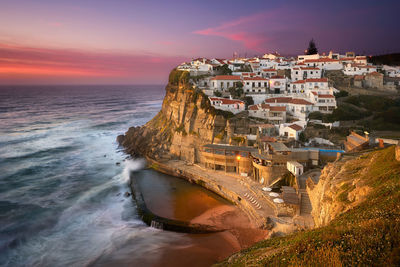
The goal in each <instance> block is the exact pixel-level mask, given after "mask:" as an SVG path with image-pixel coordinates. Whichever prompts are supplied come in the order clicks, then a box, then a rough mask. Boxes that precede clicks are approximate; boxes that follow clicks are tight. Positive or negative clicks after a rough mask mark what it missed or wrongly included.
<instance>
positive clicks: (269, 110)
mask: <svg viewBox="0 0 400 267" xmlns="http://www.w3.org/2000/svg"><path fill="white" fill-rule="evenodd" d="M248 110H249V116H250V117H256V118H261V119H266V120H268V121H269V122H270V123H272V124H281V123H285V122H286V107H280V106H270V105H268V104H264V103H262V104H258V105H251V106H249V108H248Z"/></svg>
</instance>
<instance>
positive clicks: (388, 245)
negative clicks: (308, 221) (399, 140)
mask: <svg viewBox="0 0 400 267" xmlns="http://www.w3.org/2000/svg"><path fill="white" fill-rule="evenodd" d="M343 166H346V168H348V169H347V170H346V172H345V173H346V176H345V177H341V180H340V183H339V184H338V186H339V187H335V186H333V187H332V188H327V189H326V190H327V191H329V190H331V191H334V192H332V195H333V199H324V200H323V201H327V202H328V201H331V202H343V203H344V204H346V205H351V204H352V203H356V201H355V199H354V198H355V197H357V196H356V195H354V192H356V191H355V190H356V188H355V187H356V186H354V181H356V184H357V186H363V187H368V188H370V189H371V190H369V191H368V193H367V194H366V195H365V196H364V197H363V198H362V201H359V202H357V204H356V205H354V206H352V207H351V209H349V210H347V211H345V212H343V213H341V214H340V215H338V216H337V217H336V218H334V219H333V220H332V221H330V223H328V224H327V225H325V226H322V227H320V228H316V229H313V230H308V231H302V232H297V233H294V234H291V235H288V236H285V237H274V238H271V239H268V240H265V241H262V242H259V243H257V244H256V245H255V246H253V247H251V248H249V249H247V250H243V251H241V252H239V253H237V254H234V255H233V256H231V257H229V258H228V259H226V260H225V261H224V262H222V263H220V264H219V265H220V266H247V265H251V266H265V265H267V266H353V265H361V266H382V265H385V266H399V264H400V202H399V200H400V163H399V162H398V161H396V160H395V153H394V147H389V148H387V149H384V150H380V151H375V152H371V153H368V154H364V155H361V156H360V157H358V158H356V159H352V160H350V161H349V162H348V164H345V165H343ZM349 166H351V167H349Z"/></svg>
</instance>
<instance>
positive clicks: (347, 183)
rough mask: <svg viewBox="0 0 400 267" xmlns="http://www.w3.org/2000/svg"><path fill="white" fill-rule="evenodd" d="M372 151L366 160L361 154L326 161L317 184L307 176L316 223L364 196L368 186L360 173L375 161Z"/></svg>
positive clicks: (336, 213) (351, 206) (319, 223)
mask: <svg viewBox="0 0 400 267" xmlns="http://www.w3.org/2000/svg"><path fill="white" fill-rule="evenodd" d="M376 155H377V154H376ZM376 155H375V156H374V157H370V158H369V159H368V160H367V159H364V156H363V155H361V156H359V157H356V158H353V159H349V158H347V159H346V158H345V159H341V160H338V161H336V162H334V163H329V164H328V165H327V166H326V167H325V168H324V169H323V170H322V172H321V176H320V180H319V182H318V184H316V185H315V184H314V183H313V181H312V180H311V179H308V180H307V191H308V194H309V197H310V201H311V205H312V208H313V209H312V216H313V218H314V222H315V226H316V227H320V226H324V225H327V224H328V223H329V222H330V221H332V220H333V219H335V218H336V217H337V216H339V215H340V214H342V213H344V212H346V211H348V210H350V209H351V208H353V207H355V206H357V205H359V204H360V203H361V202H362V201H364V200H365V198H366V196H367V195H368V194H369V193H370V192H371V190H372V189H371V187H370V186H369V185H366V184H365V182H363V181H362V180H361V179H360V176H363V175H365V174H367V173H368V172H369V171H370V170H369V169H370V167H371V166H372V164H373V163H374V162H375V161H376Z"/></svg>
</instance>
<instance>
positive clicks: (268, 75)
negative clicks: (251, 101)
mask: <svg viewBox="0 0 400 267" xmlns="http://www.w3.org/2000/svg"><path fill="white" fill-rule="evenodd" d="M276 75H278V71H277V70H276V69H262V70H261V76H262V77H264V78H271V77H272V76H276Z"/></svg>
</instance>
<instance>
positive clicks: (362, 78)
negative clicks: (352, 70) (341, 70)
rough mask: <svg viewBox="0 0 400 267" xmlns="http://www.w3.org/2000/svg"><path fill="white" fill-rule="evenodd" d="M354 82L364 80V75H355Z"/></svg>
mask: <svg viewBox="0 0 400 267" xmlns="http://www.w3.org/2000/svg"><path fill="white" fill-rule="evenodd" d="M354 80H364V76H363V75H354Z"/></svg>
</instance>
